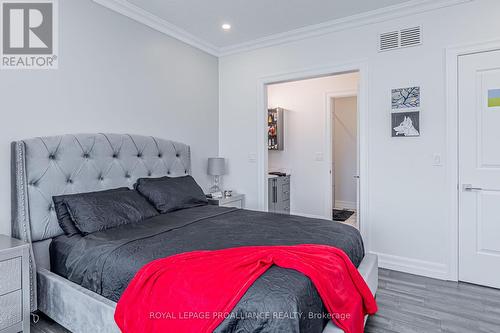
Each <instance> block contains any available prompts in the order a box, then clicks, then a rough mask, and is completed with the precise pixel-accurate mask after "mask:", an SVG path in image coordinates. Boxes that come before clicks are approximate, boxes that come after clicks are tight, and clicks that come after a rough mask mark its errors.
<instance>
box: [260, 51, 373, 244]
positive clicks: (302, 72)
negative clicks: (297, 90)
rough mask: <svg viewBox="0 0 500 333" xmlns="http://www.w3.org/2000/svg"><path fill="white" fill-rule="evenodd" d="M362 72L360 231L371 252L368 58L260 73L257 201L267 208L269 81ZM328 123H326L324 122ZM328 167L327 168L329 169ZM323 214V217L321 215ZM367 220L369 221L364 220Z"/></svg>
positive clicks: (360, 110) (359, 110)
mask: <svg viewBox="0 0 500 333" xmlns="http://www.w3.org/2000/svg"><path fill="white" fill-rule="evenodd" d="M352 72H358V73H359V88H358V123H359V132H360V137H359V152H358V154H359V161H360V165H359V167H360V169H359V176H360V180H359V182H360V193H359V195H360V199H359V201H360V204H361V207H360V214H359V215H358V216H357V218H358V223H359V227H360V233H361V235H362V237H363V240H364V245H365V251H366V252H367V253H368V252H369V249H370V233H371V232H370V223H369V221H368V220H367V219H366V217H367V216H369V215H368V208H369V204H368V193H369V192H368V191H369V188H368V184H369V180H368V175H369V173H368V156H369V152H368V149H369V145H368V143H369V141H368V137H369V132H368V131H369V126H368V117H369V113H368V96H369V92H368V87H369V71H368V61H367V60H359V61H355V62H349V63H343V64H334V65H330V66H326V67H313V68H305V69H304V68H299V69H295V70H294V69H291V70H289V71H286V72H282V73H279V74H276V75H270V76H265V77H261V78H259V79H258V80H257V94H258V95H257V104H256V109H255V110H256V121H257V142H256V151H257V161H256V162H257V192H258V197H257V203H258V209H259V210H262V211H267V199H268V198H267V172H268V171H267V170H268V151H267V101H268V99H267V86H268V85H270V84H276V83H284V82H291V81H299V80H305V79H313V78H319V77H325V76H331V75H338V74H346V73H352ZM325 126H326V124H325ZM329 168H330V166H328V168H325V170H329ZM320 218H322V217H320ZM365 221H366V223H364V222H365Z"/></svg>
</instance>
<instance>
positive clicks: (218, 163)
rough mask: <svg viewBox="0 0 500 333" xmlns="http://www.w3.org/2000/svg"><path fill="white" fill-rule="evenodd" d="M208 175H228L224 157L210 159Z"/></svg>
mask: <svg viewBox="0 0 500 333" xmlns="http://www.w3.org/2000/svg"><path fill="white" fill-rule="evenodd" d="M207 173H208V174H209V175H210V176H222V175H223V174H225V173H226V160H225V159H224V158H222V157H210V158H209V159H208V168H207Z"/></svg>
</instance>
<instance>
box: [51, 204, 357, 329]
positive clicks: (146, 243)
mask: <svg viewBox="0 0 500 333" xmlns="http://www.w3.org/2000/svg"><path fill="white" fill-rule="evenodd" d="M296 244H325V245H331V246H335V247H338V248H341V249H342V250H344V252H345V253H346V254H347V255H348V256H349V258H350V259H351V261H352V262H353V264H354V265H355V266H356V267H358V266H359V264H360V263H361V260H362V259H363V257H364V250H363V242H362V239H361V236H360V234H359V232H358V231H357V230H356V229H355V228H353V227H351V226H348V225H344V224H340V223H338V222H332V221H327V220H320V219H311V218H305V217H299V216H290V215H279V214H271V213H263V212H256V211H249V210H241V209H233V208H224V207H218V206H202V207H195V208H190V209H185V210H181V211H176V212H172V213H168V214H162V215H159V216H156V217H153V218H151V219H148V220H145V221H143V222H141V223H137V224H129V225H126V226H121V227H118V228H114V229H110V230H106V231H101V232H96V233H92V234H89V235H87V236H84V237H82V236H72V237H67V236H59V237H56V238H55V239H54V240H53V242H52V244H51V247H50V256H51V268H52V271H53V272H54V273H56V274H59V275H61V276H63V277H65V278H67V279H69V280H71V281H73V282H75V283H77V284H79V285H81V286H83V287H84V288H87V289H89V290H91V291H93V292H96V293H98V294H100V295H102V296H104V297H106V298H108V299H110V300H112V301H115V302H116V301H118V300H119V298H120V296H121V294H122V293H123V291H124V290H125V289H126V287H127V285H128V283H129V282H130V280H131V279H132V278H133V276H134V275H135V273H136V272H137V271H138V270H139V269H140V268H141V267H142V266H144V265H145V264H147V263H148V262H150V261H152V260H155V259H158V258H163V257H167V256H170V255H174V254H178V253H183V252H189V251H194V250H217V249H223V248H231V247H238V246H255V245H268V246H269V245H296ZM325 312H326V310H325V308H324V306H323V303H322V301H321V298H320V297H319V295H318V293H317V291H316V289H315V287H314V285H313V284H312V282H311V281H310V280H309V279H308V278H307V277H306V276H304V275H302V274H301V273H299V272H297V271H294V270H289V269H284V268H280V267H277V266H273V267H271V268H270V269H269V270H268V271H267V272H266V273H265V274H263V275H262V276H261V277H260V278H259V279H258V280H257V281H256V282H255V283H254V284H253V285H252V287H250V289H249V290H248V291H247V292H246V293H245V295H244V296H243V298H242V299H241V300H240V302H239V303H238V304H237V306H236V307H235V308H234V309H233V311H232V313H231V314H230V315H229V316H228V317H227V318H226V319H225V320H224V321H223V322H222V323H221V325H219V327H218V328H217V330H216V331H215V332H218V333H222V332H224V333H225V332H311V333H315V332H318V333H321V332H322V331H323V329H324V327H325V325H326V323H327V319H325V318H326V317H327V316H322V315H321V314H323V313H325Z"/></svg>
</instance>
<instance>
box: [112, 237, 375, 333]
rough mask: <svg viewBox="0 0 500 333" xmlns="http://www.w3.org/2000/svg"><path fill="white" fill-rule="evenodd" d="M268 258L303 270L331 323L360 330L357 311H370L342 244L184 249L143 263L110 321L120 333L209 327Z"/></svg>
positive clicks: (366, 292)
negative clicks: (339, 247) (337, 245)
mask: <svg viewBox="0 0 500 333" xmlns="http://www.w3.org/2000/svg"><path fill="white" fill-rule="evenodd" d="M273 264H274V265H277V266H280V267H283V268H290V269H294V270H297V271H299V272H301V273H303V274H304V275H306V276H308V277H309V278H310V279H311V281H312V282H313V283H314V285H315V287H316V289H317V290H318V293H319V295H320V296H321V299H322V300H323V303H324V304H325V307H326V309H327V310H328V312H329V313H330V315H331V317H332V320H333V321H334V323H335V324H337V325H338V326H339V327H340V328H342V329H343V330H344V331H345V332H347V333H362V332H363V324H364V316H365V314H374V313H375V312H376V311H377V305H376V303H375V299H374V298H373V296H372V294H371V292H370V290H369V288H368V286H367V285H366V283H365V281H364V280H363V278H362V277H361V275H360V274H359V272H358V270H357V269H356V267H355V266H354V265H353V264H352V263H351V261H350V259H349V257H348V256H347V255H346V254H345V253H344V252H343V251H342V250H340V249H337V248H335V247H331V246H324V245H297V246H252V247H240V248H231V249H225V250H218V251H196V252H188V253H183V254H179V255H174V256H171V257H167V258H164V259H158V260H155V261H153V262H151V263H149V264H147V265H145V266H144V267H143V268H142V269H141V270H140V271H139V272H138V273H137V274H136V275H135V277H134V278H133V280H132V281H131V282H130V284H129V286H128V287H127V289H126V290H125V292H124V293H123V295H122V297H121V298H120V300H119V302H118V305H117V307H116V312H115V321H116V323H117V324H118V326H119V327H120V329H121V330H122V331H123V332H133V333H137V332H175V333H183V332H193V333H200V332H201V333H205V332H206V333H208V332H213V330H214V329H215V328H217V326H218V325H219V324H220V323H221V322H222V321H223V320H224V319H225V316H227V315H228V314H229V313H230V312H231V310H232V309H233V308H234V307H235V305H236V304H237V303H238V301H239V300H240V299H241V297H242V296H243V295H244V294H245V292H246V291H247V290H248V288H249V287H250V286H251V285H252V283H253V282H254V281H255V280H256V279H257V278H259V277H260V276H261V275H262V274H263V273H264V272H265V271H266V270H267V269H269V267H271V266H272V265H273Z"/></svg>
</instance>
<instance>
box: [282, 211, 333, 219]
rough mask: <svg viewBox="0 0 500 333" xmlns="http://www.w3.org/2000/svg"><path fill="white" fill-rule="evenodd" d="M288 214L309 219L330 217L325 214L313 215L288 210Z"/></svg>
mask: <svg viewBox="0 0 500 333" xmlns="http://www.w3.org/2000/svg"><path fill="white" fill-rule="evenodd" d="M290 215H297V216H303V217H309V218H311V219H320V220H331V218H328V217H325V216H321V215H314V214H307V213H299V212H290Z"/></svg>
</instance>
